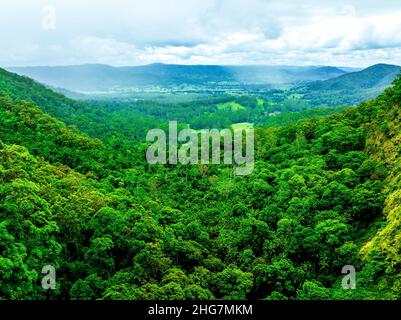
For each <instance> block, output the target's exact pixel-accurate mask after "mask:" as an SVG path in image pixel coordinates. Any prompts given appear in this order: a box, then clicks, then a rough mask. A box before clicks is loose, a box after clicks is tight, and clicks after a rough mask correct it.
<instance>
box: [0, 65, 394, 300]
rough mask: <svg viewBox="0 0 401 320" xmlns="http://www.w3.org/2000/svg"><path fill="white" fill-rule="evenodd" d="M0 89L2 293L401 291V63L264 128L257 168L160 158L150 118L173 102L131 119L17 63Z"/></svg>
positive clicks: (352, 295)
mask: <svg viewBox="0 0 401 320" xmlns="http://www.w3.org/2000/svg"><path fill="white" fill-rule="evenodd" d="M0 71H1V70H0ZM27 83H28V84H29V85H26V84H27ZM0 94H1V96H0V124H1V126H0V141H1V142H0V182H1V183H0V298H2V299H10V298H12V299H46V298H51V299H213V298H216V299H246V298H248V299H400V298H401V292H400V290H399V287H400V285H401V269H400V268H401V252H400V248H401V244H400V239H401V233H400V228H399V226H400V221H401V206H400V203H399V196H400V183H401V182H400V181H401V180H400V179H401V176H400V172H401V171H400V164H401V162H400V161H401V160H400V159H401V158H400V156H401V155H400V150H401V148H400V142H401V136H400V132H401V131H400V119H401V112H400V108H401V78H400V77H399V78H398V79H397V80H396V81H395V82H394V86H393V87H391V88H389V89H387V90H386V91H385V93H384V94H382V95H380V96H379V97H378V98H376V99H374V100H372V101H368V102H366V103H363V104H361V105H360V106H359V107H355V108H350V109H347V110H346V111H345V112H343V113H338V114H334V115H330V116H327V117H312V118H310V119H304V120H301V121H300V122H297V123H292V122H293V121H290V123H292V124H290V125H287V126H281V127H270V128H267V127H261V128H258V129H256V132H255V134H256V137H255V139H256V150H255V155H256V163H255V170H254V172H253V173H252V175H250V176H245V177H238V176H237V177H235V176H234V175H233V168H232V167H230V166H224V165H214V166H212V165H210V166H205V165H194V166H183V165H178V166H161V165H160V166H151V165H148V164H147V163H146V161H145V158H144V152H145V147H146V145H145V144H144V143H142V142H140V141H139V140H140V139H139V136H140V135H141V134H140V132H141V131H145V132H146V131H147V128H148V127H149V128H150V127H151V126H153V125H154V124H155V123H156V124H158V123H159V121H160V120H162V118H161V117H160V118H158V117H157V116H151V115H149V114H146V115H145V114H143V113H138V116H140V117H139V118H138V119H141V121H138V122H134V121H131V122H130V119H134V118H135V117H134V116H132V118H128V119H126V121H125V122H121V121H120V119H119V118H121V116H120V117H117V118H116V117H107V116H105V115H107V112H108V110H107V109H106V108H105V107H102V104H101V103H99V104H98V105H93V106H91V105H90V104H89V103H83V102H75V101H73V100H70V99H67V98H65V97H63V96H62V95H60V94H56V93H52V92H51V91H50V90H48V89H45V88H43V87H42V86H40V85H38V84H34V83H33V82H31V80H29V79H27V78H21V77H17V76H15V75H11V74H9V73H7V72H5V71H1V73H0ZM29 100H30V101H29ZM28 101H29V102H28ZM220 103H223V102H220ZM255 107H256V108H257V107H258V104H257V101H256V105H255ZM136 112H137V111H136ZM108 120H109V121H108ZM64 122H65V123H67V125H66V124H64ZM124 123H125V124H124ZM68 125H75V126H73V127H71V126H68ZM134 132H138V140H137V139H133V138H131V133H134ZM132 137H134V134H132ZM48 264H50V265H53V266H54V267H55V268H56V270H57V290H55V291H50V292H46V291H44V290H43V289H42V287H41V285H40V281H41V277H42V274H41V269H42V267H43V266H45V265H48ZM344 265H353V266H355V268H356V270H357V288H356V290H343V289H342V287H341V279H342V275H341V269H342V267H343V266H344Z"/></svg>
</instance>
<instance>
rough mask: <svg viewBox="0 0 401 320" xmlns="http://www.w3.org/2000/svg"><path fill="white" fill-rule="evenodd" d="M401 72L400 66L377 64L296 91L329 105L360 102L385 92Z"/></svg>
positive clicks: (307, 98) (307, 85)
mask: <svg viewBox="0 0 401 320" xmlns="http://www.w3.org/2000/svg"><path fill="white" fill-rule="evenodd" d="M400 72H401V67H400V66H396V65H388V64H376V65H374V66H371V67H369V68H366V69H364V70H361V71H358V72H351V73H347V74H344V75H341V76H339V77H335V78H332V79H328V80H325V81H315V82H311V83H308V84H306V85H304V86H301V87H298V88H295V91H296V93H301V94H304V99H306V100H310V101H315V102H316V101H322V102H324V104H328V105H340V104H347V105H349V104H358V103H359V102H361V101H364V100H367V99H371V98H373V97H375V96H377V95H378V94H380V93H381V92H383V91H384V90H385V89H386V88H387V87H388V86H390V85H391V83H392V82H393V81H394V79H395V78H396V77H397V75H398V74H399V73H400Z"/></svg>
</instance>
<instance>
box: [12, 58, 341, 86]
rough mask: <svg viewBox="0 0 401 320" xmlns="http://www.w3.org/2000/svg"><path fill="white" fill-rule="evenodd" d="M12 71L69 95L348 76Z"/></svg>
mask: <svg viewBox="0 0 401 320" xmlns="http://www.w3.org/2000/svg"><path fill="white" fill-rule="evenodd" d="M8 70H9V71H12V72H15V73H17V74H19V75H25V76H28V77H30V78H33V79H35V80H37V81H39V82H41V83H44V84H47V85H50V86H52V87H56V88H64V89H66V90H70V91H104V90H110V89H111V88H132V87H144V86H160V87H168V86H178V85H183V84H186V85H197V86H202V85H203V86H210V85H246V84H274V85H282V84H293V83H302V82H310V81H317V80H327V79H331V78H333V77H338V76H341V75H344V74H346V73H347V71H345V70H342V69H340V68H336V67H321V66H316V67H294V66H207V65H194V66H186V65H168V64H159V63H157V64H150V65H146V66H138V67H112V66H108V65H99V64H92V65H79V66H63V67H13V68H8Z"/></svg>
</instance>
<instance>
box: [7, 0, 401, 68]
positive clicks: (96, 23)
mask: <svg viewBox="0 0 401 320" xmlns="http://www.w3.org/2000/svg"><path fill="white" fill-rule="evenodd" d="M3 2H4V3H2V11H1V12H0V28H1V29H2V30H7V32H4V31H3V32H2V33H4V40H3V41H2V42H1V44H0V65H22V64H24V65H32V64H36V65H38V64H42V65H43V64H46V65H54V64H80V63H106V64H113V65H136V64H146V63H152V62H164V63H184V64H296V65H301V64H330V65H343V64H345V63H346V64H347V65H353V66H365V65H367V64H372V63H378V62H388V63H396V64H401V54H400V48H401V19H400V18H399V17H400V16H401V5H400V4H399V1H398V0H397V1H395V0H394V1H392V0H388V1H386V2H385V3H384V2H381V3H378V2H377V1H373V0H364V1H362V0H355V1H345V0H341V1H336V2H333V1H329V0H326V1H317V0H309V1H307V0H305V1H296V0H293V1H287V2H286V3H283V2H280V1H278V0H270V1H264V0H248V1H241V0H196V1H195V0H193V1H187V0H169V1H164V0H149V1H146V2H143V1H129V0H114V1H111V0H110V1H108V0H103V1H99V0H97V1H95V0H86V1H78V0H70V1H68V2H67V1H61V0H48V1H44V0H3ZM18 5H19V9H17V7H18ZM49 5H50V6H52V7H54V8H55V13H56V18H57V28H56V30H52V31H51V32H45V31H44V30H43V29H42V28H41V21H42V20H43V16H42V10H43V8H44V7H46V6H49ZM2 36H3V35H2Z"/></svg>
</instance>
